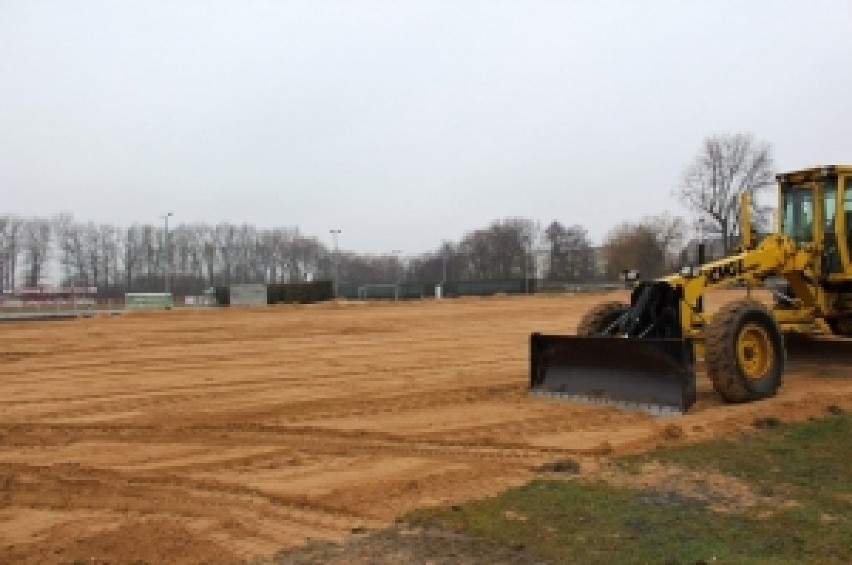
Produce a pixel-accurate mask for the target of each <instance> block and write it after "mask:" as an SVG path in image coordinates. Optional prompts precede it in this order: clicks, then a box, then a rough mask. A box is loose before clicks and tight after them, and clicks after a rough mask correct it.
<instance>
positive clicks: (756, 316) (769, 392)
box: [705, 299, 785, 402]
mask: <svg viewBox="0 0 852 565" xmlns="http://www.w3.org/2000/svg"><path fill="white" fill-rule="evenodd" d="M705 335H706V342H705V346H706V357H705V360H706V365H707V376H709V377H710V379H711V380H712V381H713V388H714V389H715V390H716V392H717V393H719V395H720V396H721V397H722V398H723V399H724V400H725V401H727V402H748V401H751V400H760V399H761V398H768V397H770V396H774V395H775V393H776V391H777V390H778V387H780V386H781V380H782V378H783V375H784V360H785V353H784V338H783V336H782V335H781V331H780V330H779V329H778V324H776V323H775V319H774V318H773V317H772V314H771V313H770V312H769V310H767V309H766V307H765V306H763V305H762V304H760V303H759V302H756V301H754V300H748V299H745V300H737V301H735V302H731V303H729V304H726V305H725V306H723V307H722V308H721V309H720V310H719V311H718V312H716V315H714V316H713V318H712V319H711V320H710V323H709V324H708V325H707V330H706V334H705Z"/></svg>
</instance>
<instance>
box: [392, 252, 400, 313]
mask: <svg viewBox="0 0 852 565" xmlns="http://www.w3.org/2000/svg"><path fill="white" fill-rule="evenodd" d="M391 253H393V254H394V257H396V268H395V269H394V271H395V273H394V278H395V279H396V280H395V281H394V283H395V284H396V286H395V287H394V291H393V294H394V299H396V300H399V278H400V277H399V272H400V270H401V269H400V267H401V264H400V262H399V254H400V253H402V250H401V249H394V250H393V251H391Z"/></svg>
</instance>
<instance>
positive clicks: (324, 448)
mask: <svg viewBox="0 0 852 565" xmlns="http://www.w3.org/2000/svg"><path fill="white" fill-rule="evenodd" d="M614 296H624V295H623V294H619V293H616V294H615V295H612V294H611V295H606V296H605V295H586V296H539V297H495V298H487V299H463V300H445V301H440V302H435V301H425V302H412V303H401V304H394V303H374V304H359V303H339V304H321V305H310V306H280V307H269V308H258V309H236V308H234V309H207V310H201V309H199V310H185V311H173V312H150V313H132V314H126V315H123V316H117V317H103V318H95V319H87V320H76V321H66V322H28V323H19V322H16V323H6V324H2V325H0V359H2V364H0V562H10V563H51V562H73V561H74V560H86V561H87V562H92V561H90V558H92V557H94V558H95V562H133V561H135V560H142V561H149V562H172V563H175V562H185V563H195V562H215V563H219V562H229V561H238V560H244V559H252V558H262V557H264V556H266V557H268V556H270V555H272V554H274V553H275V552H276V551H278V550H281V549H284V548H288V547H293V546H296V545H299V544H302V543H304V542H305V541H306V540H308V539H309V538H313V539H342V538H344V537H346V536H347V535H349V534H350V533H351V532H353V531H355V532H359V531H362V530H363V529H371V528H378V527H383V526H385V525H388V524H389V523H392V522H393V521H394V519H396V518H398V517H399V516H401V515H402V514H404V513H405V512H407V511H409V510H411V509H413V508H416V507H420V506H424V505H430V504H444V503H455V502H460V501H464V500H469V499H472V498H477V497H482V496H486V495H489V494H493V493H496V492H499V491H501V490H502V489H505V488H506V487H509V486H512V485H518V484H522V483H523V482H525V481H527V480H529V479H530V478H531V477H532V476H534V471H533V470H532V468H533V467H536V466H539V465H542V464H544V463H547V462H552V461H558V460H560V459H565V458H573V459H576V460H578V461H580V462H581V463H582V464H583V465H592V466H593V465H595V462H596V461H600V460H601V459H606V458H607V457H609V456H611V455H614V454H620V453H627V452H633V451H641V450H648V449H653V448H654V447H656V446H659V445H663V444H672V443H678V442H690V441H698V440H702V439H707V438H712V437H718V436H729V435H731V434H734V433H736V432H737V431H739V430H747V429H749V428H750V427H751V425H752V423H753V422H754V420H755V418H759V417H766V416H776V417H778V418H781V419H783V420H793V419H804V418H808V417H810V416H814V415H821V414H824V413H825V411H826V409H827V408H828V407H829V406H840V407H842V408H844V409H850V408H852V374H849V367H850V364H852V342H846V343H840V344H837V345H834V346H830V347H827V348H823V350H822V351H821V352H820V353H819V354H818V355H812V356H810V357H809V358H806V359H803V360H799V361H797V360H795V359H793V360H791V363H790V366H789V369H788V372H787V376H786V382H785V384H784V386H783V387H782V390H781V392H780V393H779V395H778V396H777V397H775V398H773V399H770V400H766V401H763V402H758V403H751V404H747V405H736V406H734V405H723V404H721V402H720V401H719V400H718V399H717V398H716V397H715V395H714V394H713V392H712V390H711V388H710V385H709V382H707V380H706V379H705V378H703V375H702V377H701V379H700V385H699V401H698V403H697V405H696V406H695V407H694V408H693V409H692V410H691V412H690V413H689V414H688V415H686V416H681V417H670V418H653V417H651V416H648V415H645V414H642V413H635V412H620V411H618V410H616V409H614V408H605V407H597V406H590V405H582V404H573V403H568V402H565V401H558V400H552V399H544V398H539V397H531V396H529V395H527V393H526V387H527V380H528V375H527V371H528V367H527V365H528V336H529V334H530V333H531V332H533V331H541V332H545V333H573V332H574V329H575V326H576V323H577V321H578V319H579V317H580V316H581V315H582V314H583V313H584V312H585V311H586V310H587V309H588V308H589V307H590V306H591V305H593V304H594V303H596V302H599V301H602V300H606V299H612V298H613V297H614ZM735 296H736V295H735V294H734V293H717V294H714V295H711V296H709V297H708V302H709V304H710V308H711V309H713V308H714V307H718V304H719V303H720V302H721V301H724V300H727V299H730V298H732V297H735Z"/></svg>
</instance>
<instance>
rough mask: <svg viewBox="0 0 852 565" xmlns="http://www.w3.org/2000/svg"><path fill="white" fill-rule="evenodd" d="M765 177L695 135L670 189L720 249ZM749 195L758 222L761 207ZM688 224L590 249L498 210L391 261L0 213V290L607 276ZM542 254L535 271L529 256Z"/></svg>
mask: <svg viewBox="0 0 852 565" xmlns="http://www.w3.org/2000/svg"><path fill="white" fill-rule="evenodd" d="M772 178H773V174H772V155H771V150H770V146H769V145H768V144H767V143H762V142H757V141H755V140H754V138H753V137H752V136H751V135H749V134H735V135H715V136H711V137H708V138H707V139H705V141H704V143H703V144H702V146H701V149H700V150H699V153H698V155H697V156H696V158H695V159H694V161H693V162H692V163H691V164H690V165H689V166H688V167H687V168H686V169H685V171H684V174H683V177H682V181H681V183H680V186H679V187H678V189H677V190H676V191H675V195H676V196H677V197H678V198H679V199H680V200H681V202H683V203H684V204H686V205H687V206H688V207H689V208H690V209H692V210H693V211H694V212H696V213H697V214H698V217H699V218H702V219H703V220H705V221H706V222H707V224H706V227H707V228H709V231H710V232H711V233H715V234H717V235H718V237H719V239H720V241H721V243H722V244H723V247H724V250H725V251H726V252H727V251H728V250H729V249H730V248H731V246H732V245H733V241H734V239H735V236H736V232H737V230H738V226H737V214H736V211H737V202H738V199H739V195H740V194H742V193H743V192H748V193H750V194H752V195H756V194H757V193H758V192H760V191H761V190H763V189H765V188H767V187H768V186H770V185H771V182H772ZM752 201H753V205H754V206H755V208H754V209H753V213H754V217H755V218H756V219H757V223H758V225H760V222H761V220H764V219H765V218H766V217H767V216H768V209H767V208H765V207H760V206H759V205H758V204H757V199H753V200H752ZM688 232H689V227H688V226H687V225H686V223H685V222H684V220H683V219H682V218H680V217H677V216H672V215H670V214H668V213H663V214H661V215H658V216H653V217H648V218H644V219H642V220H640V221H638V222H623V223H620V224H618V225H617V226H615V227H614V228H613V229H612V230H610V231H609V232H608V233H607V234H606V236H605V238H604V242H603V246H602V248H600V249H597V250H596V249H593V247H592V244H591V242H590V240H589V236H588V233H587V232H586V230H585V228H583V227H582V226H580V225H567V226H566V225H564V224H562V223H560V222H557V221H553V222H550V223H549V224H547V225H546V226H544V227H542V226H541V224H540V223H539V222H537V221H534V220H530V219H525V218H507V219H503V220H496V221H494V222H492V223H491V224H489V225H488V226H486V227H483V228H480V229H476V230H474V231H471V232H470V233H468V234H466V235H465V236H463V237H462V238H461V239H460V240H459V241H458V242H449V241H447V242H444V243H443V244H442V245H441V246H440V247H439V248H438V249H436V250H435V251H434V252H431V253H425V254H422V255H419V256H417V257H409V258H408V259H407V260H406V261H402V260H401V258H400V257H399V256H395V255H390V256H388V255H385V256H376V255H362V254H358V253H351V252H343V253H339V254H336V253H335V252H334V251H333V250H331V249H329V248H328V247H327V246H326V245H325V244H324V243H323V242H321V241H320V240H319V239H317V238H316V237H311V236H305V235H303V234H301V233H300V232H299V230H298V228H273V229H258V228H257V227H255V226H251V225H248V224H242V225H234V224H228V223H222V224H218V225H215V226H213V225H208V224H183V225H179V226H177V227H176V228H174V229H172V230H170V231H169V232H168V234H167V233H166V231H165V230H164V229H162V228H159V227H155V226H152V225H144V224H143V225H139V224H136V225H132V226H130V227H118V226H115V225H112V224H95V223H93V222H79V221H77V220H75V219H74V218H73V217H72V216H69V215H60V216H57V217H54V218H50V219H47V218H30V219H23V218H18V217H14V216H0V288H4V289H6V288H13V287H20V286H24V287H34V286H37V285H39V284H43V283H44V282H45V281H46V280H47V278H48V277H50V279H51V280H53V281H58V282H60V284H62V285H77V286H95V287H98V289H99V290H100V291H101V292H123V291H157V290H162V289H163V288H164V277H165V276H166V274H167V273H168V274H169V276H170V278H171V281H172V287H171V288H172V290H173V291H174V292H176V293H178V294H198V293H200V292H202V291H203V290H204V289H206V288H209V287H212V286H218V285H228V284H234V283H247V282H267V283H277V282H291V281H302V280H305V279H306V278H311V277H316V278H325V279H330V278H332V277H333V276H334V273H335V272H338V273H339V276H340V280H341V282H348V283H354V284H365V283H387V282H394V281H402V280H405V281H411V282H436V281H441V280H459V281H463V280H488V279H492V280H493V279H508V278H520V277H534V276H538V275H540V274H541V271H542V270H543V271H544V272H545V273H546V277H547V278H548V279H551V280H560V281H590V280H594V279H597V278H605V279H612V278H614V277H615V276H617V273H619V272H620V271H621V270H623V269H626V268H634V269H639V270H640V271H641V272H642V274H643V275H644V276H658V275H660V274H662V273H664V272H666V271H667V270H669V269H670V268H671V267H673V266H677V265H676V259H674V258H675V257H677V256H678V254H679V252H680V251H681V248H682V247H683V244H684V243H685V239H686V238H687V234H688ZM542 250H544V251H542ZM542 252H544V253H546V265H545V266H544V268H542V264H541V261H539V260H537V259H536V256H541V254H542ZM51 262H52V263H51ZM50 264H54V265H58V268H59V273H58V275H57V274H55V273H48V270H49V269H48V265H50ZM335 266H336V268H335Z"/></svg>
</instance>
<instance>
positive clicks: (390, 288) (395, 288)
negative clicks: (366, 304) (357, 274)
mask: <svg viewBox="0 0 852 565" xmlns="http://www.w3.org/2000/svg"><path fill="white" fill-rule="evenodd" d="M368 298H392V299H394V300H399V285H398V284H362V285H361V286H359V287H358V300H367V299H368Z"/></svg>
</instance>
